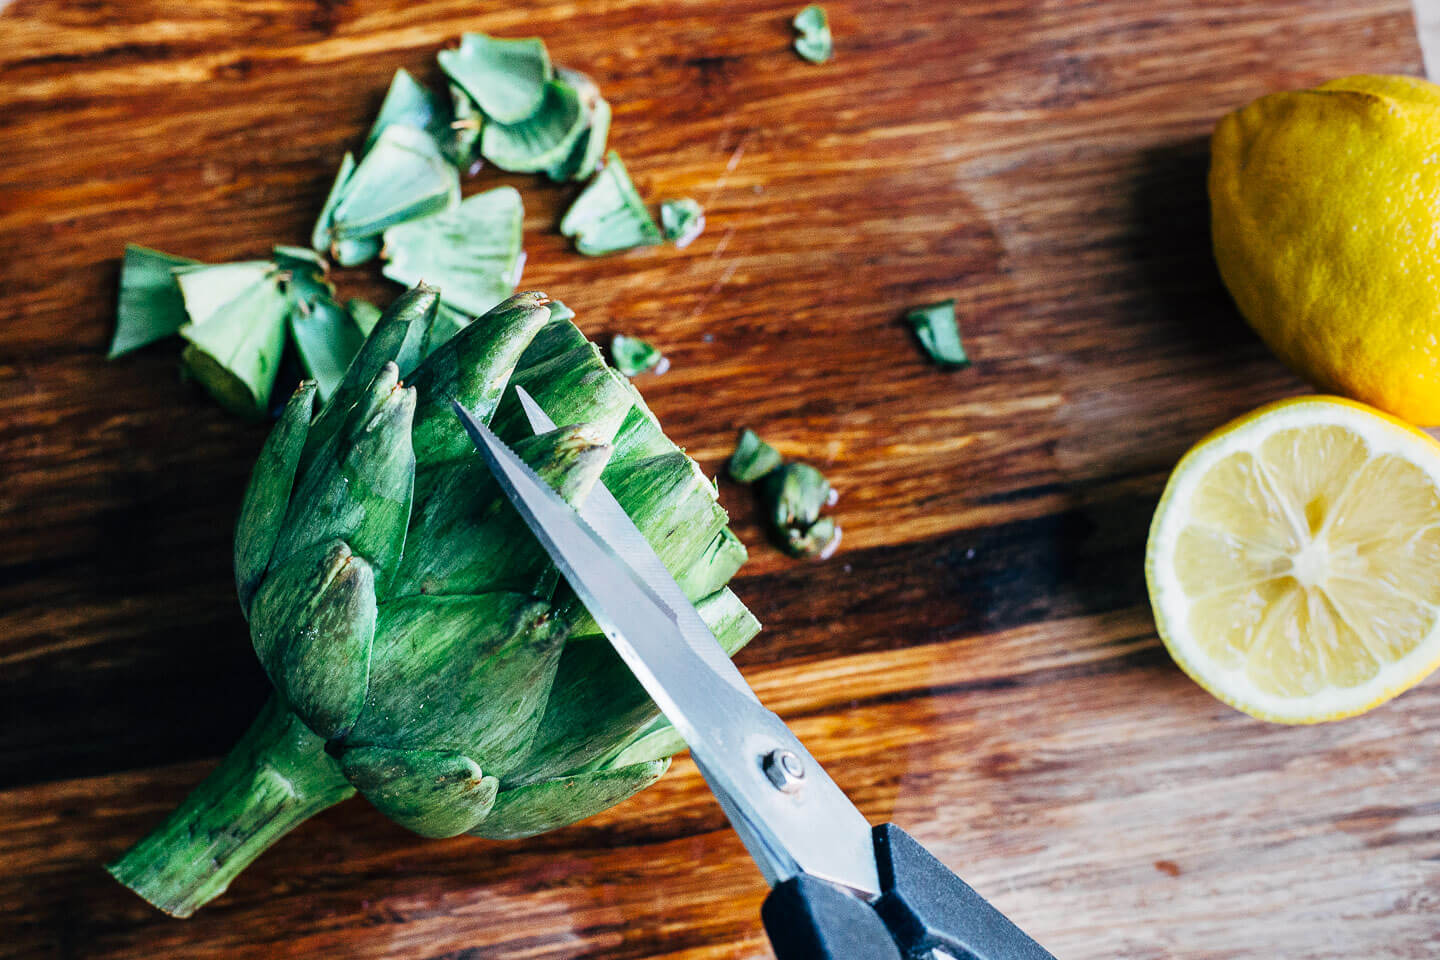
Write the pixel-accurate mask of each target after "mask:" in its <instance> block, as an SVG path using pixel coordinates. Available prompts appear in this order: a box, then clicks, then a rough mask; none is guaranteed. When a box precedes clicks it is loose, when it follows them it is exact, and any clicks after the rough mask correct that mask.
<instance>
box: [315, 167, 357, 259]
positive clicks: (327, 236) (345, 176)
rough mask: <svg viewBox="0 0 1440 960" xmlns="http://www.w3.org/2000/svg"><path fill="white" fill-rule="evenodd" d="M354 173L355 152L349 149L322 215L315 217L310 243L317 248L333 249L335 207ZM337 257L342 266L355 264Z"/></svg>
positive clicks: (321, 210)
mask: <svg viewBox="0 0 1440 960" xmlns="http://www.w3.org/2000/svg"><path fill="white" fill-rule="evenodd" d="M354 173H355V154H353V153H351V152H350V151H348V150H347V151H345V156H343V157H341V158H340V169H339V170H337V171H335V180H334V181H333V182H332V183H331V184H330V192H329V193H327V194H326V195H325V203H324V205H322V206H321V207H320V216H318V217H316V218H315V226H314V227H313V228H311V231H310V245H311V246H312V247H314V248H315V249H316V250H319V251H322V252H324V251H330V250H331V244H332V243H333V242H334V238H333V237H332V236H331V232H330V227H331V225H332V224H333V223H334V222H335V208H336V206H338V205H339V203H340V201H341V200H343V199H344V198H345V184H346V183H348V182H349V180H350V177H351V175H352V174H354ZM336 259H338V260H339V261H340V264H341V265H342V266H347V267H349V266H354V264H352V263H348V262H346V260H345V259H343V258H339V257H337V258H336ZM357 262H363V261H357Z"/></svg>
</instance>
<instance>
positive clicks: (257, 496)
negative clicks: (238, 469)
mask: <svg viewBox="0 0 1440 960" xmlns="http://www.w3.org/2000/svg"><path fill="white" fill-rule="evenodd" d="M315 389H316V388H315V384H314V382H312V381H305V382H304V383H301V384H300V387H299V389H297V390H296V391H295V393H294V394H293V395H291V397H290V399H289V401H288V402H287V403H286V404H285V409H284V410H283V411H282V412H281V414H280V420H279V422H278V423H276V424H275V427H274V429H272V430H271V431H270V436H268V437H267V438H266V439H265V445H264V446H263V447H261V449H260V456H259V458H258V459H257V460H256V461H255V467H254V469H253V470H251V472H250V482H249V484H248V485H247V486H246V488H245V498H244V500H242V501H241V504H240V519H239V520H238V521H237V522H236V524H235V590H236V593H238V594H239V596H240V608H241V610H243V611H244V612H245V616H246V618H247V619H248V618H249V616H250V601H251V600H252V599H253V598H254V596H255V591H256V589H258V588H259V586H260V581H261V579H262V578H263V577H264V576H265V570H266V568H267V567H268V566H269V565H270V554H271V552H273V551H274V549H275V542H276V541H277V540H278V539H279V538H280V529H281V521H283V520H284V519H285V507H286V505H287V504H288V503H289V502H290V492H291V490H293V489H294V487H295V471H296V469H297V468H298V467H299V465H300V453H301V451H303V450H304V449H305V435H306V433H308V432H309V429H310V418H311V416H312V414H313V412H314V409H315Z"/></svg>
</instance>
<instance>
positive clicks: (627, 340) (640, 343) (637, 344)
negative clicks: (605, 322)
mask: <svg viewBox="0 0 1440 960" xmlns="http://www.w3.org/2000/svg"><path fill="white" fill-rule="evenodd" d="M610 359H611V360H613V361H615V369H616V370H619V371H620V372H621V373H623V374H625V376H627V377H637V376H639V375H640V374H642V373H647V372H652V371H653V372H654V373H657V374H659V373H664V372H665V371H666V370H668V369H670V361H669V360H668V359H666V357H665V355H664V354H662V353H661V352H660V351H659V350H657V349H656V348H655V347H654V346H653V345H651V344H650V343H648V342H647V341H645V340H641V339H640V338H639V337H627V336H626V335H625V334H623V333H617V334H615V336H614V338H613V339H611V341H610Z"/></svg>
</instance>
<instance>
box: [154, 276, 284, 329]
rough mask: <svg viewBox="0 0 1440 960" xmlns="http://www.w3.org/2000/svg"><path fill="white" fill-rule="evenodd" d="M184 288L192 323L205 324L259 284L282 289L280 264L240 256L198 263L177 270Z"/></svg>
mask: <svg viewBox="0 0 1440 960" xmlns="http://www.w3.org/2000/svg"><path fill="white" fill-rule="evenodd" d="M173 273H174V276H175V284H176V286H178V287H179V288H180V296H181V299H182V300H183V301H184V303H185V313H186V315H187V316H188V317H189V318H190V323H192V324H197V325H198V324H202V323H205V322H206V321H208V320H211V319H213V318H215V317H216V316H217V315H220V314H221V313H222V311H224V310H226V309H227V308H229V306H230V304H232V303H233V302H234V301H235V300H237V299H238V298H240V297H241V296H243V295H245V294H248V293H250V292H251V290H252V289H253V288H255V287H272V288H273V289H275V290H276V291H279V289H280V280H281V277H280V273H281V271H280V268H279V267H278V266H276V265H275V264H274V263H273V262H271V261H269V260H240V261H237V262H235V263H216V264H204V263H197V264H194V265H193V266H188V267H176V268H174V270H173Z"/></svg>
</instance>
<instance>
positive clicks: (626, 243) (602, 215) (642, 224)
mask: <svg viewBox="0 0 1440 960" xmlns="http://www.w3.org/2000/svg"><path fill="white" fill-rule="evenodd" d="M560 232H561V233H562V234H564V235H565V236H567V237H571V238H573V239H574V241H575V249H576V250H578V251H580V252H581V253H583V254H585V255H586V256H591V257H595V256H600V255H602V254H606V253H615V252H616V251H619V250H629V249H631V248H632V247H647V246H653V245H654V244H657V243H659V242H660V241H661V240H663V239H664V235H663V234H662V233H661V232H660V228H659V227H658V226H656V225H655V220H654V218H653V217H651V216H650V211H649V210H647V209H646V208H645V201H643V200H641V199H640V194H639V193H638V192H636V190H635V184H634V183H632V182H631V180H630V174H629V172H628V171H627V170H626V169H625V164H624V163H623V162H621V160H620V155H619V154H617V153H616V152H615V151H614V150H611V151H610V153H609V154H608V155H607V156H606V158H605V166H604V167H602V168H601V170H600V172H599V173H597V174H596V175H595V179H593V180H591V181H590V183H589V184H588V185H587V186H586V187H585V189H584V190H582V191H580V195H579V196H578V197H576V198H575V202H574V203H572V204H571V205H570V209H569V210H567V211H565V216H564V218H562V219H561V221H560Z"/></svg>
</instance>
